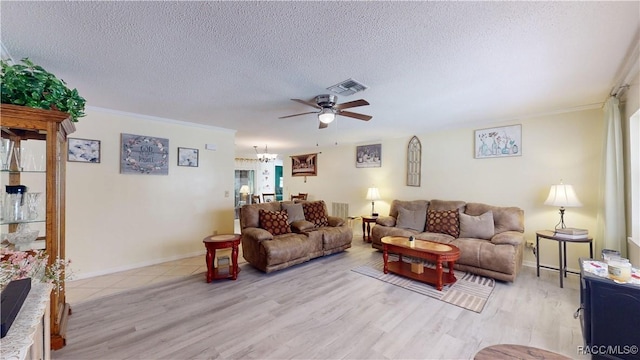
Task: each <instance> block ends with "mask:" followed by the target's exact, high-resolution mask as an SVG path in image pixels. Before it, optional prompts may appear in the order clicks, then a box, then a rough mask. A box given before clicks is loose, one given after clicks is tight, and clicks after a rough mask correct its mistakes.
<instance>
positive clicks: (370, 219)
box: [362, 215, 378, 243]
mask: <svg viewBox="0 0 640 360" xmlns="http://www.w3.org/2000/svg"><path fill="white" fill-rule="evenodd" d="M376 220H378V217H377V216H372V215H362V241H364V242H368V243H370V242H371V224H375V223H376ZM365 227H366V229H365ZM365 230H366V232H365Z"/></svg>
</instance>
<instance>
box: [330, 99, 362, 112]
mask: <svg viewBox="0 0 640 360" xmlns="http://www.w3.org/2000/svg"><path fill="white" fill-rule="evenodd" d="M365 105H369V102H368V101H367V100H364V99H360V100H354V101H349V102H346V103H342V104H337V105H335V106H334V108H335V109H338V110H341V109H348V108H352V107H357V106H365Z"/></svg>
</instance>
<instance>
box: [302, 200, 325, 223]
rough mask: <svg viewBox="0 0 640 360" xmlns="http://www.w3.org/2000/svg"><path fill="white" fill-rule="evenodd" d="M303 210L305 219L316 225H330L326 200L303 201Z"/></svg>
mask: <svg viewBox="0 0 640 360" xmlns="http://www.w3.org/2000/svg"><path fill="white" fill-rule="evenodd" d="M302 210H304V219H305V220H307V221H309V222H311V223H313V225H315V227H317V228H318V227H323V226H329V219H327V211H326V210H325V206H324V201H312V202H305V203H302Z"/></svg>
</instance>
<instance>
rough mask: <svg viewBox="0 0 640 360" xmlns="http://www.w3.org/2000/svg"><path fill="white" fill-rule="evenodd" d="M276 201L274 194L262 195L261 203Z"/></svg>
mask: <svg viewBox="0 0 640 360" xmlns="http://www.w3.org/2000/svg"><path fill="white" fill-rule="evenodd" d="M272 201H276V194H275V193H262V202H272Z"/></svg>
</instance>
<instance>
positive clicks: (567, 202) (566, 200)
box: [544, 183, 582, 207]
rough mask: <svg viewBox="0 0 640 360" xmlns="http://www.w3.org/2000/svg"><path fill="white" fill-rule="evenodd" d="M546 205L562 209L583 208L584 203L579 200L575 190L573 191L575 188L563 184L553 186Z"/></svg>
mask: <svg viewBox="0 0 640 360" xmlns="http://www.w3.org/2000/svg"><path fill="white" fill-rule="evenodd" d="M544 204H545V205H552V206H560V207H565V206H566V207H578V206H582V203H581V202H580V200H578V196H577V195H576V192H575V190H573V186H571V185H569V184H563V183H560V184H558V185H551V190H549V196H548V197H547V200H546V201H545V202H544Z"/></svg>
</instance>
